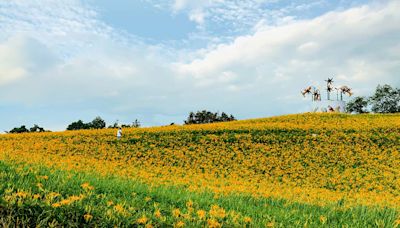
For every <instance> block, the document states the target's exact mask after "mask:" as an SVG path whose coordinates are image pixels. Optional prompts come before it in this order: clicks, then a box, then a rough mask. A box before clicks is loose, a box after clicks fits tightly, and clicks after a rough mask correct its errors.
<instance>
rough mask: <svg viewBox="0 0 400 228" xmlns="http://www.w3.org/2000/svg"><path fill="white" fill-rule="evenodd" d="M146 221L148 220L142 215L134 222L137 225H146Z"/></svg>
mask: <svg viewBox="0 0 400 228" xmlns="http://www.w3.org/2000/svg"><path fill="white" fill-rule="evenodd" d="M147 220H148V219H147V217H146V216H145V215H143V216H142V217H140V218H138V219H137V220H136V222H137V223H139V224H146V222H147Z"/></svg>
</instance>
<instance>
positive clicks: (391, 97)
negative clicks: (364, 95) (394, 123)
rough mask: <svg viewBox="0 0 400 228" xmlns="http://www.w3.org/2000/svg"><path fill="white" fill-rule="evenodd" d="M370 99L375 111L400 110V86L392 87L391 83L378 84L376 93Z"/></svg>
mask: <svg viewBox="0 0 400 228" xmlns="http://www.w3.org/2000/svg"><path fill="white" fill-rule="evenodd" d="M369 101H370V103H371V106H372V107H371V110H372V111H373V112H377V113H395V112H400V88H392V87H391V86H390V85H383V86H380V85H378V87H377V88H376V90H375V94H374V95H372V96H371V97H370V98H369Z"/></svg>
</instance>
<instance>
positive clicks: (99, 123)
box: [88, 116, 106, 129]
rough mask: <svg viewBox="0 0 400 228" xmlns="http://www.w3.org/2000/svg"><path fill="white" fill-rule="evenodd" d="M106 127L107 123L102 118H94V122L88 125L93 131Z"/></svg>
mask: <svg viewBox="0 0 400 228" xmlns="http://www.w3.org/2000/svg"><path fill="white" fill-rule="evenodd" d="M105 127H106V122H105V121H104V120H103V119H102V118H101V117H100V116H98V117H96V118H94V120H92V122H90V123H89V124H88V128H92V129H103V128H105Z"/></svg>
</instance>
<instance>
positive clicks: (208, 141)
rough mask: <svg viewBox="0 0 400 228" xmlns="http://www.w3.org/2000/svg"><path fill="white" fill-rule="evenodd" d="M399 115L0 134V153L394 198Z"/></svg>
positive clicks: (187, 183)
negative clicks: (117, 134)
mask: <svg viewBox="0 0 400 228" xmlns="http://www.w3.org/2000/svg"><path fill="white" fill-rule="evenodd" d="M399 151H400V115H357V116H354V115H343V114H302V115H288V116H281V117H273V118H266V119H255V120H246V121H237V122H232V123H218V124H207V125H191V126H167V127H156V128H142V129H124V137H123V139H122V140H120V141H117V140H116V137H115V131H114V130H91V131H73V132H61V133H42V134H21V135H3V136H0V160H4V161H8V162H14V163H20V162H24V163H28V164H40V165H43V166H47V167H54V168H56V169H62V170H77V171H84V172H92V173H96V174H100V175H103V176H107V175H115V176H119V177H121V178H127V179H135V180H138V181H141V182H143V183H147V184H150V185H167V186H183V187H185V188H186V189H188V190H190V191H195V192H203V191H212V192H214V193H217V194H221V195H226V194H239V193H244V194H249V195H252V196H254V197H273V198H283V199H288V200H291V201H293V202H307V203H311V204H316V205H327V204H332V203H337V202H343V203H344V204H345V205H348V206H354V205H384V206H390V207H395V208H398V206H399V205H400V179H399V178H398V177H399V175H400V154H399Z"/></svg>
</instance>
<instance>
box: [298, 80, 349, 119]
mask: <svg viewBox="0 0 400 228" xmlns="http://www.w3.org/2000/svg"><path fill="white" fill-rule="evenodd" d="M325 82H326V100H324V101H323V102H320V101H322V99H321V93H320V90H319V89H317V88H316V87H315V86H308V87H307V88H305V89H303V90H302V91H301V94H302V95H303V96H304V97H306V96H307V95H311V100H312V101H313V103H314V102H316V103H315V105H314V106H316V107H317V108H316V109H315V110H317V109H318V110H322V111H323V110H326V111H336V110H344V107H345V102H344V101H343V94H345V95H348V96H352V95H353V92H352V91H351V88H349V87H348V86H340V87H334V86H333V78H328V79H327V80H325ZM333 90H336V101H335V100H334V99H331V93H332V92H333ZM339 93H340V99H339ZM334 107H335V108H334Z"/></svg>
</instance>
